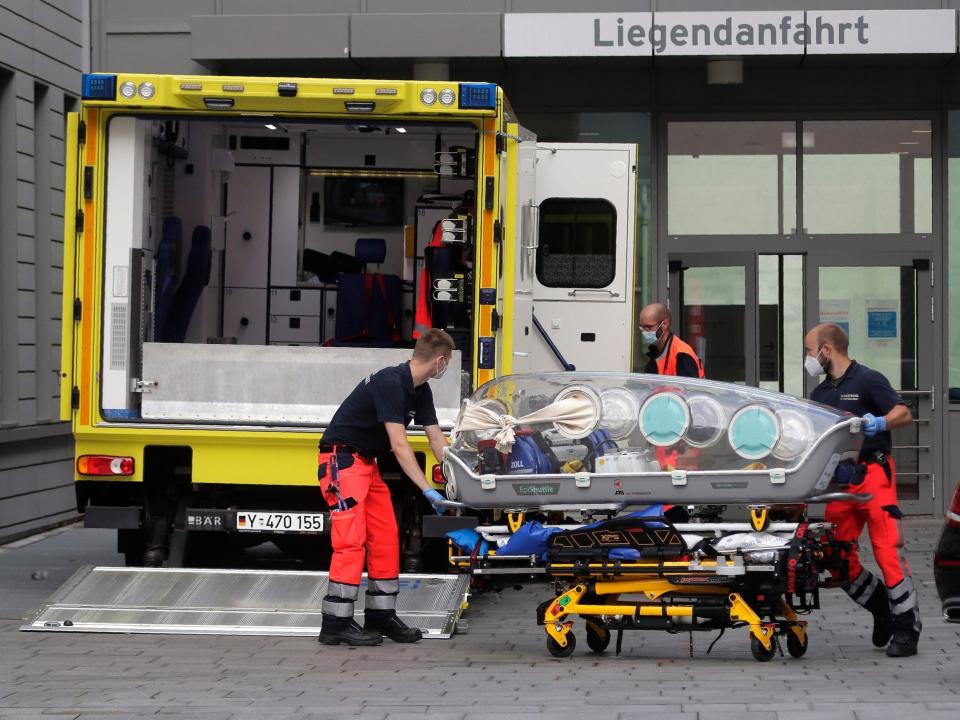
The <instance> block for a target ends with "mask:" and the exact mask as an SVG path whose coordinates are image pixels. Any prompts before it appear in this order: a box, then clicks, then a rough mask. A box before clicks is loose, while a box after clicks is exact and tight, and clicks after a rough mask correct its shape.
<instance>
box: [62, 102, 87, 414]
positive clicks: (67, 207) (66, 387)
mask: <svg viewBox="0 0 960 720" xmlns="http://www.w3.org/2000/svg"><path fill="white" fill-rule="evenodd" d="M79 127H80V114H79V113H75V112H72V113H67V134H66V138H65V147H66V158H65V163H66V187H65V188H64V190H65V191H64V212H63V312H62V313H61V315H60V317H61V318H62V320H61V341H60V419H61V420H64V421H69V420H71V419H72V418H73V409H74V408H73V406H74V403H73V387H74V383H75V380H74V378H75V368H74V345H75V342H76V332H77V329H78V323H77V322H76V321H77V320H78V318H76V317H75V315H76V312H75V310H74V298H75V297H76V292H77V290H76V288H77V272H78V271H79V267H80V263H79V248H80V242H79V237H78V234H79V233H81V232H83V227H82V226H78V221H80V220H81V216H80V215H79V214H78V211H79V210H81V209H82V204H81V203H82V202H83V196H82V193H81V192H79V189H80V187H81V180H80V163H79V156H80V142H81V141H80V133H79Z"/></svg>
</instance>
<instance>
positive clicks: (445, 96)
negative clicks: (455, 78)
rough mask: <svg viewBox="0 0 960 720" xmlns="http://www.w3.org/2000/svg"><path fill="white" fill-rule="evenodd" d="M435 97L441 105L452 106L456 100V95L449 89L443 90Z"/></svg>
mask: <svg viewBox="0 0 960 720" xmlns="http://www.w3.org/2000/svg"><path fill="white" fill-rule="evenodd" d="M437 97H438V98H439V99H440V103H441V104H442V105H453V103H454V101H455V100H456V99H457V94H456V93H455V92H454V91H453V90H451V89H450V88H444V89H443V90H441V91H440V95H438V96H437Z"/></svg>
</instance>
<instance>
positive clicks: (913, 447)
mask: <svg viewBox="0 0 960 720" xmlns="http://www.w3.org/2000/svg"><path fill="white" fill-rule="evenodd" d="M810 260H811V264H810V267H811V268H813V269H814V270H813V271H812V272H811V273H810V274H809V277H808V281H807V310H808V315H809V316H810V317H811V318H816V319H819V321H820V322H835V323H836V324H838V325H840V326H841V327H842V328H844V329H845V330H846V331H847V334H848V335H849V337H850V357H852V358H854V359H855V360H857V361H858V362H860V363H861V364H863V365H867V366H868V367H871V368H873V369H874V370H878V371H879V372H881V373H883V374H884V375H885V376H886V377H887V379H888V380H889V381H890V384H891V385H893V387H894V388H895V389H896V390H898V391H899V392H900V395H901V396H902V397H903V399H904V401H905V402H906V404H907V406H908V407H909V408H910V410H911V411H912V413H913V422H912V423H911V424H910V425H909V426H907V427H905V428H901V429H898V430H895V431H894V432H893V457H894V462H895V464H896V470H897V492H898V495H899V500H900V505H901V507H902V509H903V510H904V511H905V512H909V513H915V514H917V513H924V514H925V513H930V512H932V511H933V494H934V475H933V472H934V471H933V454H932V439H933V435H934V426H935V422H934V420H935V418H934V411H935V409H936V408H935V404H934V388H933V357H932V352H931V351H930V348H931V347H932V340H933V338H932V327H933V319H934V318H933V304H932V279H931V271H930V258H929V257H923V256H921V257H916V256H914V255H913V254H907V253H884V252H877V253H871V255H870V257H869V258H864V256H863V255H858V254H853V253H838V252H830V253H822V254H820V255H812V256H811V258H810ZM816 383H817V380H815V379H813V378H808V379H807V388H808V390H810V389H812V388H813V387H814V386H815V385H816Z"/></svg>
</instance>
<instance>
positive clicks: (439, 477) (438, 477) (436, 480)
mask: <svg viewBox="0 0 960 720" xmlns="http://www.w3.org/2000/svg"><path fill="white" fill-rule="evenodd" d="M445 482H446V478H444V477H443V466H442V465H434V466H433V484H434V485H441V486H442V485H443V484H444V483H445Z"/></svg>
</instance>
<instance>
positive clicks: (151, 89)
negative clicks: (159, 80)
mask: <svg viewBox="0 0 960 720" xmlns="http://www.w3.org/2000/svg"><path fill="white" fill-rule="evenodd" d="M137 92H139V93H140V97H142V98H143V99H144V100H149V99H150V98H152V97H153V96H154V95H156V94H157V87H156V85H154V84H153V83H152V82H142V83H140V87H139V88H137Z"/></svg>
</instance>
